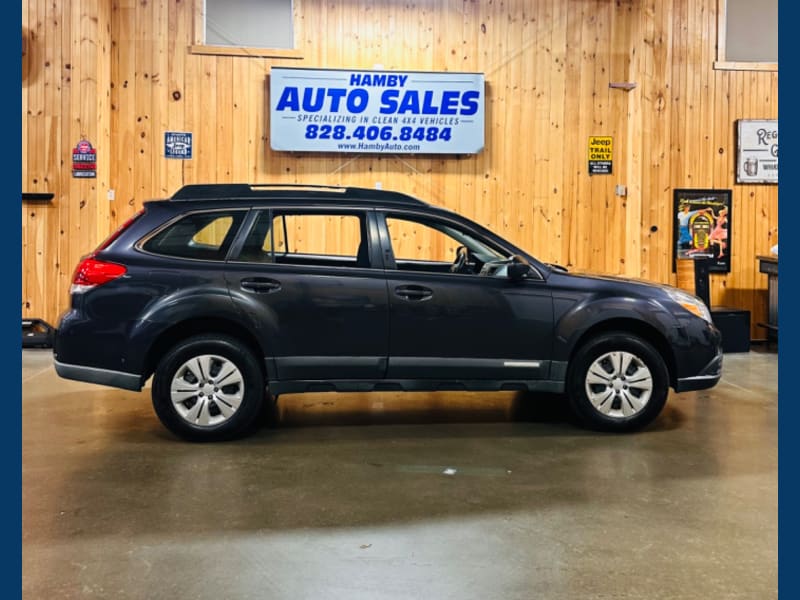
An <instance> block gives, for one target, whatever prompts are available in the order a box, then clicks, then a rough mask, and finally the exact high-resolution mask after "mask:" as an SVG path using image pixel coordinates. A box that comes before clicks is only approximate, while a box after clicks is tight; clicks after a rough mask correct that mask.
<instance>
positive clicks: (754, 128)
mask: <svg viewBox="0 0 800 600" xmlns="http://www.w3.org/2000/svg"><path fill="white" fill-rule="evenodd" d="M736 183H778V121H777V119H773V120H745V119H740V120H739V121H738V152H737V156H736Z"/></svg>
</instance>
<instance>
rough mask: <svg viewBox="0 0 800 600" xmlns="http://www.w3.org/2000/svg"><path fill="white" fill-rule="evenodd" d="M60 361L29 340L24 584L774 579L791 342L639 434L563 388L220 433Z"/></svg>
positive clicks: (657, 585) (50, 593) (326, 587)
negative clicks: (577, 411)
mask: <svg viewBox="0 0 800 600" xmlns="http://www.w3.org/2000/svg"><path fill="white" fill-rule="evenodd" d="M51 361H52V358H51V354H50V352H49V351H46V350H25V351H23V356H22V364H23V373H22V379H23V385H22V387H23V396H22V502H23V507H22V517H23V520H22V531H23V535H22V542H23V545H22V567H23V571H22V591H23V597H24V598H30V599H40V598H47V599H48V600H51V599H61V598H111V599H127V598H141V599H160V598H164V599H169V600H182V599H184V598H186V599H188V598H191V599H203V600H205V599H214V600H220V599H240V598H241V599H244V598H254V599H291V600H299V599H317V598H320V599H324V600H328V599H338V598H347V599H362V598H363V599H370V600H373V599H384V598H392V599H446V598H452V599H457V600H465V599H473V598H474V599H481V600H491V599H499V600H507V599H526V600H527V599H539V598H541V599H545V600H550V599H555V600H561V599H570V600H572V599H581V600H583V599H590V598H591V599H604V600H606V599H608V600H610V599H631V600H632V599H636V600H644V599H647V600H658V599H684V598H698V599H714V600H719V599H728V598H730V599H740V598H741V599H758V600H763V599H768V598H776V597H777V571H778V560H777V558H778V557H777V552H778V551H777V539H778V515H777V506H778V498H777V482H778V475H777V471H778V427H777V425H778V411H777V408H778V394H777V385H778V384H777V381H778V360H777V354H776V353H775V352H769V351H763V350H762V351H760V352H751V353H748V354H729V355H726V357H725V375H724V378H723V380H722V381H721V382H720V384H719V385H718V386H717V387H716V388H714V389H712V390H709V391H705V392H692V393H686V394H681V395H680V396H678V395H671V396H670V399H669V401H668V404H667V407H666V409H665V410H664V412H663V413H662V415H661V416H660V418H659V419H658V420H657V421H656V423H655V424H654V425H653V426H652V427H650V428H649V429H648V430H647V431H645V432H642V433H639V434H635V435H604V434H599V433H594V432H590V431H586V430H583V429H580V428H578V427H576V426H575V425H574V424H573V423H571V422H570V419H569V416H568V414H567V413H566V412H565V411H564V410H563V409H562V406H563V404H562V403H560V402H559V399H558V398H540V399H539V400H538V401H536V402H534V403H532V404H531V403H530V402H528V403H526V402H525V400H526V399H525V398H520V397H518V396H516V395H515V394H511V393H502V394H439V395H431V394H407V395H405V396H403V395H400V394H353V395H336V394H319V395H313V396H311V395H306V396H302V395H298V396H285V397H282V398H281V400H280V403H279V417H280V419H279V423H278V424H277V426H271V427H267V426H265V427H263V428H261V429H260V430H259V431H258V432H257V433H256V434H255V435H254V436H252V437H250V438H247V439H245V440H240V441H236V442H229V443H225V444H216V445H197V444H188V443H184V442H181V441H178V440H177V439H175V438H174V437H172V436H171V435H170V434H168V433H167V432H166V430H165V429H163V428H162V427H161V425H160V424H159V422H158V421H157V420H156V417H155V415H154V414H153V412H152V409H151V406H150V401H149V390H145V392H143V393H133V392H125V391H122V390H115V389H111V388H104V387H99V386H92V385H86V384H81V383H78V382H71V381H65V380H61V379H59V378H58V377H57V376H56V375H55V372H54V370H53V368H52V366H51ZM528 400H530V399H528Z"/></svg>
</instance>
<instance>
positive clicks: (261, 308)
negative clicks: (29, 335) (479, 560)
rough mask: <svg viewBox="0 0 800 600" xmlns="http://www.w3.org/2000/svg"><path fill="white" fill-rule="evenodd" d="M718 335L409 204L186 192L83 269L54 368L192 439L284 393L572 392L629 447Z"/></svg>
mask: <svg viewBox="0 0 800 600" xmlns="http://www.w3.org/2000/svg"><path fill="white" fill-rule="evenodd" d="M720 343H721V339H720V334H719V332H718V330H717V329H716V328H715V327H714V325H713V324H712V322H711V316H710V313H709V311H708V309H707V307H706V306H705V305H704V304H703V303H702V301H701V300H700V299H698V298H697V297H695V296H693V295H691V294H687V293H686V292H683V291H681V290H678V289H675V288H673V287H669V286H665V285H659V284H654V283H647V282H641V281H633V280H628V279H623V278H618V277H610V276H587V275H576V274H572V273H568V272H566V270H564V269H563V268H560V267H555V266H552V265H548V264H545V263H543V262H541V261H539V260H537V259H536V258H535V257H533V256H531V255H529V254H528V253H526V252H525V251H524V250H522V249H519V248H517V247H515V246H514V245H513V244H511V243H509V242H508V241H506V240H504V239H502V238H501V237H499V236H497V235H495V234H494V233H492V232H491V231H489V230H488V229H486V228H484V227H482V226H481V225H479V224H477V223H474V222H472V221H470V220H469V219H466V218H464V217H462V216H460V215H458V214H456V213H454V212H451V211H449V210H446V209H443V208H438V207H434V206H431V205H429V204H426V203H425V202H422V201H420V200H418V199H416V198H413V197H411V196H407V195H405V194H401V193H398V192H390V191H381V190H371V189H363V188H332V187H325V186H305V185H297V186H287V185H249V184H220V185H188V186H185V187H183V188H181V189H180V190H179V191H178V192H177V193H175V194H174V195H173V196H172V197H171V198H169V199H166V200H157V201H150V202H146V203H145V204H144V208H143V209H142V210H141V211H140V212H139V213H137V214H136V215H135V216H134V217H133V218H131V219H130V220H129V221H128V222H127V223H125V224H124V225H123V226H122V227H121V228H120V229H119V230H118V231H116V232H115V233H114V234H112V235H111V236H110V237H109V238H108V239H107V240H106V241H104V242H103V243H102V244H101V245H100V247H98V248H97V250H95V251H94V252H93V253H91V254H90V255H88V256H86V257H85V258H84V259H83V260H82V261H81V262H80V264H79V265H78V266H77V268H76V270H75V274H74V277H73V284H72V288H71V307H70V309H69V310H68V311H67V312H65V313H64V314H63V315H62V317H61V319H60V322H59V325H58V330H57V334H56V338H55V343H54V358H55V367H56V371H57V372H58V374H59V375H60V376H62V377H65V378H68V379H76V380H79V381H87V382H92V383H96V384H102V385H107V386H115V387H119V388H123V389H128V390H141V389H142V387H143V386H144V384H145V383H146V382H147V381H148V379H149V378H150V377H153V381H152V400H153V406H154V409H155V412H156V414H157V415H158V417H159V419H160V420H161V421H162V423H163V424H164V425H165V426H166V427H167V428H168V429H169V430H171V431H172V432H174V433H175V434H177V435H178V436H181V437H183V438H185V439H190V440H196V441H211V440H221V439H227V438H232V437H237V436H241V435H243V434H245V433H247V432H249V431H250V430H251V429H252V427H253V425H254V424H255V422H256V420H257V416H258V415H259V414H260V412H261V410H262V408H263V407H264V404H265V402H270V401H273V400H275V399H277V398H278V396H280V395H281V394H285V393H298V392H318V391H377V392H380V391H388V390H392V391H395V390H485V391H497V390H529V391H534V392H536V391H542V392H556V393H564V392H565V393H566V396H567V398H568V401H569V402H570V405H571V407H572V408H573V410H574V411H575V413H576V414H577V415H578V416H579V417H580V418H581V419H582V420H583V421H584V422H585V423H586V424H587V425H588V426H590V427H593V428H597V429H602V430H610V431H634V430H638V429H641V428H642V427H644V426H646V425H647V424H649V423H650V422H652V421H653V420H654V419H655V418H656V417H657V416H658V414H659V413H660V412H661V410H662V408H663V406H664V404H665V402H666V400H667V395H668V392H669V388H670V387H672V388H673V389H674V390H675V391H676V392H682V391H687V390H699V389H705V388H709V387H712V386H714V385H715V384H716V383H717V382H718V381H719V378H720V376H721V370H722V350H721V345H720Z"/></svg>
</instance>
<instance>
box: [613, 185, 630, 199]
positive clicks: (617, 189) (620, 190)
mask: <svg viewBox="0 0 800 600" xmlns="http://www.w3.org/2000/svg"><path fill="white" fill-rule="evenodd" d="M614 193H615V194H616V195H617V196H620V197H621V198H624V197H625V196H627V195H628V188H627V187H625V186H624V185H621V184H619V183H618V184H617V185H616V186H614Z"/></svg>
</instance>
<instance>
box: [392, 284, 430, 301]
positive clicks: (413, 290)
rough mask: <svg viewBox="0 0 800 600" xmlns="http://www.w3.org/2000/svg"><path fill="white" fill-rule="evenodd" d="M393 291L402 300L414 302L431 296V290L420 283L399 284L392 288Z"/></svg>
mask: <svg viewBox="0 0 800 600" xmlns="http://www.w3.org/2000/svg"><path fill="white" fill-rule="evenodd" d="M394 293H395V295H396V296H397V297H399V298H402V299H403V300H409V301H415V302H421V301H423V300H429V299H430V298H432V297H433V290H431V289H428V288H426V287H422V286H421V285H400V286H398V287H396V288H394Z"/></svg>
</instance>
